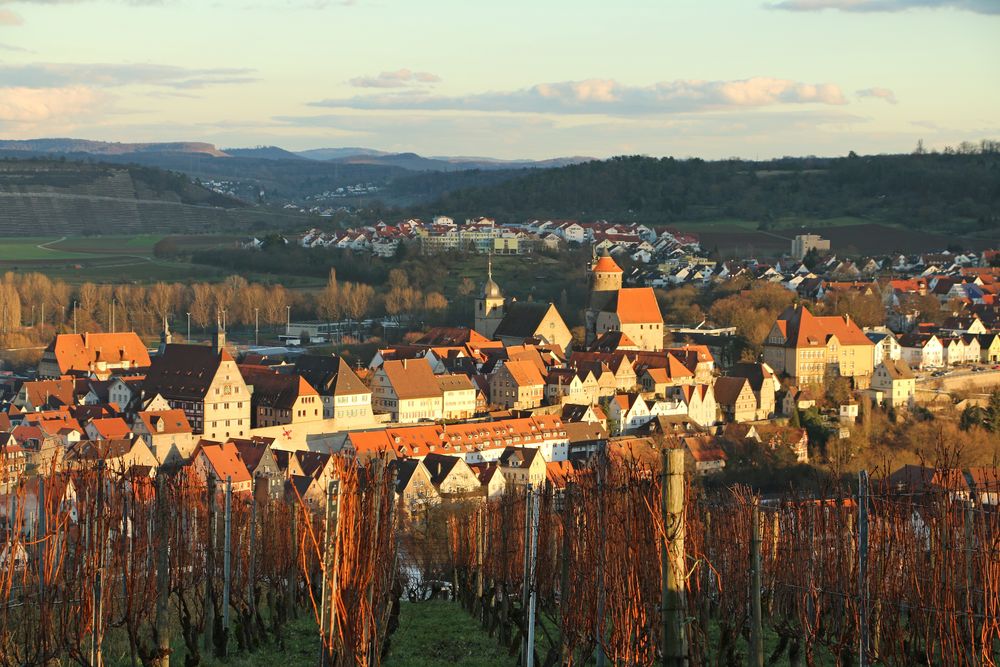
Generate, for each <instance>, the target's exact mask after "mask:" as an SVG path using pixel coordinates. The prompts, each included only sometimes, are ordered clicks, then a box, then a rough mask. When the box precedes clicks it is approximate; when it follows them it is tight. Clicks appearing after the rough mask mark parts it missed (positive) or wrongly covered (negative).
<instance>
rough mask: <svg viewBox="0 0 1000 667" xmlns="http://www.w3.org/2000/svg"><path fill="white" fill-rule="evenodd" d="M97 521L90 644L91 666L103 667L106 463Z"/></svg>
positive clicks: (100, 477)
mask: <svg viewBox="0 0 1000 667" xmlns="http://www.w3.org/2000/svg"><path fill="white" fill-rule="evenodd" d="M94 514H95V519H96V530H95V531H94V541H93V547H94V548H93V552H94V559H95V562H94V622H93V626H92V627H93V634H92V635H91V643H90V664H91V665H93V666H94V667H101V666H102V665H103V664H104V656H103V654H102V647H101V639H102V635H103V633H104V630H103V628H102V627H101V626H102V625H103V622H102V621H103V616H104V609H103V600H102V599H101V596H102V590H101V570H102V569H103V567H104V548H105V546H106V545H105V543H104V461H99V462H98V463H97V507H96V510H95V512H94Z"/></svg>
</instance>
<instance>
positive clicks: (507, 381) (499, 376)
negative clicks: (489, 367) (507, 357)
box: [490, 361, 545, 410]
mask: <svg viewBox="0 0 1000 667" xmlns="http://www.w3.org/2000/svg"><path fill="white" fill-rule="evenodd" d="M544 396H545V380H544V378H543V377H542V374H541V373H540V372H539V370H538V367H537V366H536V365H535V364H533V363H531V362H529V361H507V362H504V364H503V365H502V366H500V367H499V368H498V369H497V370H496V371H494V373H493V374H492V375H491V376H490V402H491V403H492V404H493V405H495V406H498V407H503V408H509V409H512V410H527V409H529V408H536V407H538V406H539V405H541V404H542V398H543V397H544Z"/></svg>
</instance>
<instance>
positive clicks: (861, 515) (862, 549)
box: [858, 470, 868, 667]
mask: <svg viewBox="0 0 1000 667" xmlns="http://www.w3.org/2000/svg"><path fill="white" fill-rule="evenodd" d="M858 665H859V667H867V665H868V471H867V470H862V471H861V472H859V473H858Z"/></svg>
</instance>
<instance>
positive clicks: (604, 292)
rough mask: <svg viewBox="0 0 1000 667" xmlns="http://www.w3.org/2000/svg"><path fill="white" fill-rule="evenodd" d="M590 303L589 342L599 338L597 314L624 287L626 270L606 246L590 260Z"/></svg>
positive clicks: (587, 323) (588, 318) (588, 309)
mask: <svg viewBox="0 0 1000 667" xmlns="http://www.w3.org/2000/svg"><path fill="white" fill-rule="evenodd" d="M589 268H590V303H589V305H588V307H587V322H586V325H587V340H586V342H587V344H588V345H589V344H590V343H592V342H593V341H594V339H595V338H597V331H596V330H597V316H598V314H599V313H600V312H601V311H602V310H604V309H606V308H608V307H609V305H610V304H611V302H612V301H614V299H615V297H616V296H617V295H618V292H620V291H621V289H622V278H623V277H624V275H625V272H624V271H622V268H621V267H620V266H618V262H616V261H615V260H614V259H612V258H611V255H609V254H608V251H607V249H606V248H602V249H601V252H600V254H599V255H595V256H594V258H593V259H592V260H591V262H590V267H589Z"/></svg>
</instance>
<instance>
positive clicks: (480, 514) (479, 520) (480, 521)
mask: <svg viewBox="0 0 1000 667" xmlns="http://www.w3.org/2000/svg"><path fill="white" fill-rule="evenodd" d="M485 546H486V507H485V506H480V507H479V508H478V509H477V510H476V604H477V605H478V606H477V607H476V610H477V612H479V613H482V609H483V551H484V549H485Z"/></svg>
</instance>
